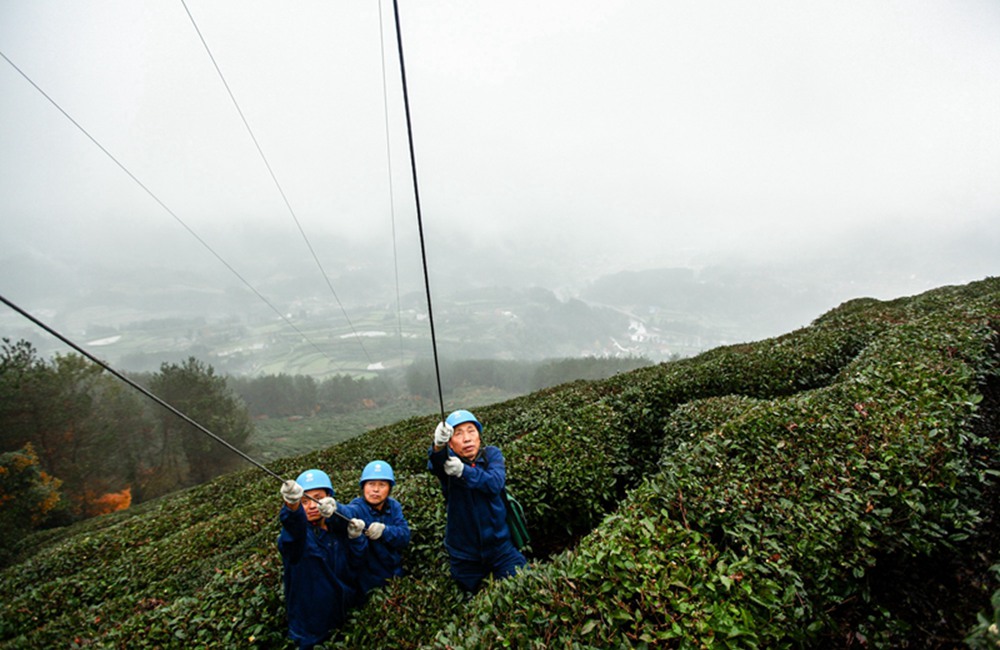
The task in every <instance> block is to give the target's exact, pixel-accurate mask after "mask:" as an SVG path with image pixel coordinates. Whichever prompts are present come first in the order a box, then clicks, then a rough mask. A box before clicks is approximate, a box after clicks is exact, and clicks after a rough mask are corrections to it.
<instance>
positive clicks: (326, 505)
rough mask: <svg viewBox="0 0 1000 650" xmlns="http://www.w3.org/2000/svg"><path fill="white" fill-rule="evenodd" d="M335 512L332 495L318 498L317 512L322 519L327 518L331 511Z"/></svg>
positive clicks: (335, 502)
mask: <svg viewBox="0 0 1000 650" xmlns="http://www.w3.org/2000/svg"><path fill="white" fill-rule="evenodd" d="M335 512H337V501H336V500H335V499H334V498H333V497H323V498H322V499H320V500H319V514H321V515H323V518H324V519H329V518H330V517H332V516H333V513H335Z"/></svg>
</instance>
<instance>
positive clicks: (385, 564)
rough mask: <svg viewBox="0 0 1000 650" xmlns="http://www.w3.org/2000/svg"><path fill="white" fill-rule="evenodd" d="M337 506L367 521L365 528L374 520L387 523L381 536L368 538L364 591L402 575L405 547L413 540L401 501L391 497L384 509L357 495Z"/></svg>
mask: <svg viewBox="0 0 1000 650" xmlns="http://www.w3.org/2000/svg"><path fill="white" fill-rule="evenodd" d="M337 510H338V512H343V514H344V515H345V516H347V517H350V518H357V519H360V520H362V521H364V522H365V528H367V527H368V526H369V525H371V524H373V523H375V522H379V523H382V524H385V530H384V531H383V532H382V536H381V537H379V538H378V539H374V540H372V539H369V540H368V550H367V552H366V553H365V557H364V560H363V561H362V565H361V571H360V572H359V574H358V584H359V585H360V586H361V592H362V593H363V594H367V593H368V592H369V591H371V590H372V589H375V588H376V587H381V586H382V585H384V584H385V581H386V580H388V579H389V578H392V577H395V576H401V575H403V549H405V548H406V547H407V545H408V544H409V543H410V524H408V523H407V522H406V517H404V516H403V507H402V506H401V505H400V503H399V501H396V500H395V499H393V498H392V497H389V498H388V499H386V500H385V505H384V506H383V507H382V509H381V510H377V509H375V508H373V507H371V506H370V505H368V502H367V501H365V500H364V499H363V498H362V497H357V498H355V499H354V500H353V501H351V502H350V503H348V504H346V505H343V504H342V505H338V506H337Z"/></svg>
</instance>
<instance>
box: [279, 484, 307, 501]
mask: <svg viewBox="0 0 1000 650" xmlns="http://www.w3.org/2000/svg"><path fill="white" fill-rule="evenodd" d="M303 494H305V490H303V489H302V486H301V485H299V484H298V483H296V482H295V481H293V480H291V479H289V480H287V481H285V482H284V483H282V484H281V498H282V499H284V500H285V503H287V504H288V505H290V506H294V505H295V504H297V503H298V502H299V501H301V500H302V495H303Z"/></svg>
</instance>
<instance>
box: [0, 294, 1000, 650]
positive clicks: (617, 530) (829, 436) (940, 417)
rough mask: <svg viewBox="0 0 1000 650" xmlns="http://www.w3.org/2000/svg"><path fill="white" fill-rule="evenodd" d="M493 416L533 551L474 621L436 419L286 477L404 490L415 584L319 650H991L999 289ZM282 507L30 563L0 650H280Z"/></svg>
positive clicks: (254, 502) (53, 534)
mask: <svg viewBox="0 0 1000 650" xmlns="http://www.w3.org/2000/svg"><path fill="white" fill-rule="evenodd" d="M667 279H668V280H670V281H672V282H677V283H682V284H683V283H686V282H690V281H691V278H690V277H684V276H683V274H678V275H676V276H674V275H671V274H668V278H667ZM606 297H607V296H606ZM468 406H470V407H473V408H475V405H468ZM475 410H476V412H477V415H478V416H479V418H480V419H481V420H482V421H483V422H484V423H485V430H484V438H485V440H486V442H487V443H488V444H497V445H500V446H501V447H502V448H503V450H504V453H505V455H506V457H507V469H508V483H509V485H510V486H511V488H512V489H513V490H514V491H515V493H516V494H517V495H518V497H519V499H520V500H521V502H522V504H523V505H524V506H525V508H526V511H527V517H528V522H529V528H530V529H531V534H532V538H533V546H532V548H531V549H530V553H529V555H530V557H531V559H532V566H531V570H530V571H528V572H526V573H523V574H521V575H518V576H517V577H514V578H511V579H508V580H505V581H502V582H499V583H493V584H490V585H488V586H487V588H486V589H485V590H484V591H483V592H482V593H480V594H479V595H477V596H476V597H475V598H473V599H472V600H470V601H468V602H465V601H464V600H463V599H462V598H461V596H460V595H459V593H458V591H457V589H456V588H455V587H454V586H453V585H452V583H451V580H450V578H449V577H448V570H447V565H446V561H445V558H444V552H443V548H442V544H441V540H442V535H443V530H444V512H443V504H442V501H441V497H440V491H439V489H438V486H437V485H436V481H435V479H433V477H431V476H430V475H429V474H428V473H427V472H426V471H425V469H424V466H425V453H426V448H427V442H428V439H429V436H430V432H431V431H432V429H433V424H434V421H435V419H436V417H435V416H433V415H428V416H426V417H418V418H412V419H409V420H405V421H402V422H399V423H397V424H394V425H392V426H388V427H383V428H379V429H376V430H373V431H371V432H368V433H366V434H363V435H361V436H359V437H357V438H354V439H352V440H350V441H347V442H344V443H341V444H338V445H335V446H333V447H330V448H328V449H325V450H322V451H318V452H315V453H311V454H308V455H305V456H301V457H296V458H287V459H283V460H280V461H276V462H275V463H273V464H272V465H270V467H271V469H272V470H273V471H275V472H277V473H279V474H281V475H283V476H292V475H294V474H295V473H296V472H297V471H299V470H301V469H304V468H306V467H311V466H318V467H322V468H325V469H327V470H328V471H329V472H330V473H331V475H332V477H333V480H334V483H335V487H336V489H337V495H338V498H339V499H348V498H350V497H352V496H353V495H354V494H355V493H356V491H357V478H358V476H359V474H360V471H361V469H362V467H363V466H364V465H365V463H367V462H368V461H369V460H371V459H373V458H381V459H385V460H388V461H389V462H391V463H392V465H393V466H394V467H395V468H396V473H397V479H398V484H397V487H396V490H395V492H394V496H395V497H396V498H398V499H399V500H400V501H401V502H402V503H403V504H404V508H405V512H406V516H407V518H408V519H409V521H410V524H411V526H412V528H413V541H412V543H411V545H410V547H409V548H408V550H407V553H406V569H407V575H406V576H405V577H404V578H401V579H398V580H396V581H394V582H392V583H390V585H389V586H387V587H386V588H384V589H383V590H381V591H377V592H375V593H374V594H373V596H372V598H371V600H370V601H369V602H368V604H367V605H366V606H365V607H364V608H363V609H361V610H359V611H358V612H357V613H356V615H355V617H354V618H353V619H352V620H351V621H349V622H348V624H347V625H346V626H345V627H344V628H343V630H342V631H341V634H340V636H339V637H338V638H337V639H336V640H334V641H333V642H331V643H330V644H329V647H335V648H358V647H366V648H375V647H396V648H423V647H441V648H444V647H465V648H495V647H497V648H498V647H518V648H534V647H537V648H543V647H546V648H548V647H559V648H564V647H581V648H590V647H593V648H604V647H729V648H751V647H759V648H778V647H810V648H847V647H852V648H853V647H866V646H868V647H886V648H888V647H893V648H896V647H914V648H917V647H919V648H937V647H941V648H943V647H957V646H960V645H961V644H962V643H963V640H966V642H967V643H968V644H969V645H970V646H971V647H978V648H986V647H995V644H996V643H997V642H998V641H1000V638H998V636H997V633H996V630H995V623H996V622H997V621H998V620H1000V619H998V617H1000V611H998V608H1000V555H998V548H997V545H996V540H997V539H1000V518H998V515H1000V513H998V505H997V504H998V503H1000V279H997V278H991V279H987V280H983V281H980V282H975V283H971V284H969V285H965V286H957V287H941V288H939V289H935V290H933V291H928V292H926V293H924V294H921V295H918V296H914V297H912V298H902V299H897V300H891V301H878V300H874V299H870V298H861V299H857V300H852V301H850V302H847V303H844V304H842V305H841V306H839V307H838V308H836V309H833V310H831V311H829V312H827V313H825V314H823V315H822V316H820V317H819V318H817V319H816V320H815V321H814V322H813V323H812V324H811V325H810V326H808V327H805V328H801V329H797V330H796V331H794V332H791V333H789V334H786V335H783V336H779V337H776V338H769V339H766V340H762V341H759V342H755V343H745V344H739V345H731V346H722V347H718V348H714V349H712V350H710V351H707V352H705V353H703V354H700V355H698V356H695V357H693V358H689V359H683V360H680V361H675V362H670V363H664V364H659V365H657V366H653V367H647V368H642V369H639V370H636V371H633V372H630V373H623V374H621V375H618V376H616V377H613V378H611V379H607V380H601V381H593V382H586V381H580V382H575V383H573V384H568V385H563V386H558V387H554V388H551V389H547V390H544V391H541V392H538V393H533V394H531V395H527V396H524V397H520V398H517V399H514V400H511V401H508V402H503V403H499V404H494V405H490V406H487V407H483V408H479V409H475ZM220 453H224V452H223V451H222V450H220ZM278 486H279V485H278V482H277V481H276V480H275V479H273V478H272V477H269V476H268V475H267V474H265V473H263V472H261V471H260V470H258V469H253V468H252V469H248V470H246V471H243V472H239V473H235V474H230V475H227V476H224V477H221V478H219V479H217V480H215V481H213V482H212V483H209V484H206V485H203V486H200V487H197V488H194V489H191V490H187V491H185V492H182V493H178V494H176V495H172V496H169V497H166V498H162V499H160V500H157V501H153V502H148V503H144V504H142V505H140V506H138V507H135V508H133V509H130V510H128V511H124V512H118V513H113V514H111V515H106V516H101V517H97V518H94V519H91V520H88V521H85V522H82V523H80V524H78V525H75V526H72V527H69V528H66V529H56V530H49V531H43V532H41V533H38V534H36V535H34V536H32V537H30V538H28V539H26V540H25V541H24V542H23V543H22V544H21V546H20V547H19V552H20V556H19V559H18V561H17V562H16V563H15V564H13V565H12V566H10V567H8V568H6V569H5V570H4V571H3V572H2V574H0V602H2V605H0V621H2V625H0V647H4V648H22V647H128V648H154V647H242V646H246V647H261V648H283V647H287V642H286V641H285V640H284V634H285V621H284V618H283V609H282V595H281V587H280V574H281V563H280V560H279V557H278V553H277V551H276V548H275V538H276V535H277V532H278V523H277V517H276V513H277V510H278V506H279V503H280V501H279V497H278ZM991 567H992V569H991ZM991 596H992V598H993V600H992V603H991ZM991 624H994V627H993V628H990V625H991Z"/></svg>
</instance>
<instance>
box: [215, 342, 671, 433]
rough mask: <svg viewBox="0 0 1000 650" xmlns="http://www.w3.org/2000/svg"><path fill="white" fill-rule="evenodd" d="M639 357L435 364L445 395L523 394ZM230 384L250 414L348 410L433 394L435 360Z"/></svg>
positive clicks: (636, 362) (603, 373)
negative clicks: (475, 390) (382, 369)
mask: <svg viewBox="0 0 1000 650" xmlns="http://www.w3.org/2000/svg"><path fill="white" fill-rule="evenodd" d="M650 363H651V362H650V361H649V360H648V359H645V358H642V357H626V358H596V357H586V358H580V359H556V360H550V361H505V360H495V359H462V360H442V361H440V362H439V367H440V371H441V375H442V378H443V379H442V385H443V386H442V389H443V390H444V391H445V398H447V397H448V395H449V394H450V393H451V392H452V391H454V390H455V389H457V388H469V387H479V388H497V389H499V390H502V391H504V392H507V393H515V394H527V393H531V392H534V391H536V390H541V389H543V388H548V387H550V386H557V385H559V384H565V383H567V382H570V381H576V380H577V379H604V378H607V377H610V376H612V375H615V374H618V373H621V372H628V371H629V370H634V369H636V368H640V367H642V366H648V365H650ZM228 381H229V386H230V388H232V389H233V390H234V391H235V392H236V393H238V394H239V395H240V397H242V399H243V401H244V403H245V404H246V406H247V410H248V411H249V413H250V415H251V416H252V417H255V418H259V417H289V416H296V415H299V416H311V415H323V414H330V413H352V412H355V411H358V410H360V409H364V408H373V407H377V406H384V405H385V404H386V403H388V402H390V401H393V400H399V399H411V398H414V397H417V398H424V399H428V400H434V399H436V398H437V377H436V373H435V368H434V362H433V361H431V360H418V361H415V362H414V363H412V364H410V365H409V366H407V367H406V369H405V370H403V371H402V372H399V373H393V372H386V373H383V374H382V375H380V376H378V377H369V378H365V377H352V376H350V375H335V376H333V377H328V378H326V379H315V378H313V377H310V376H307V375H288V374H284V373H282V374H279V375H267V376H263V377H229V380H228Z"/></svg>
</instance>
